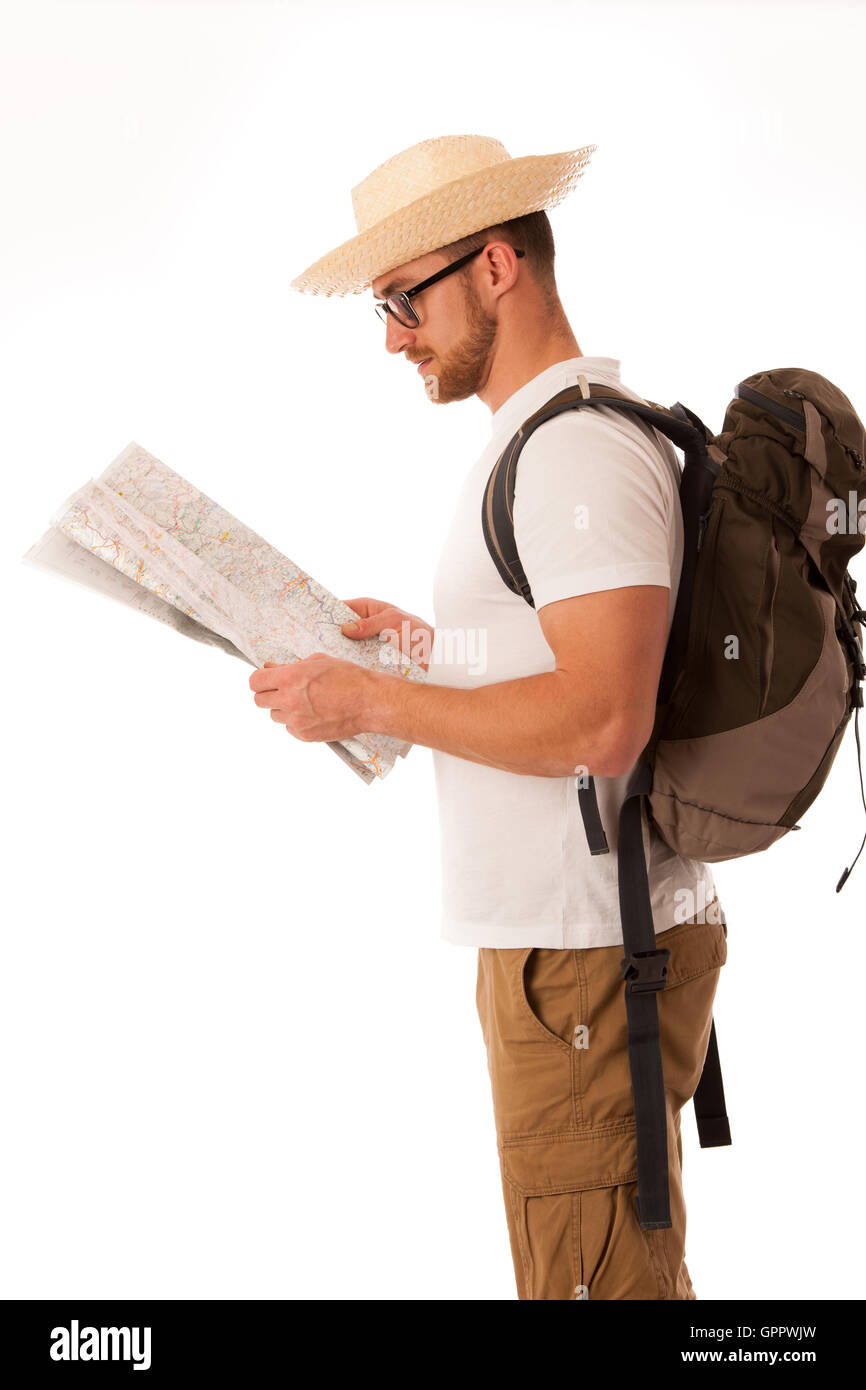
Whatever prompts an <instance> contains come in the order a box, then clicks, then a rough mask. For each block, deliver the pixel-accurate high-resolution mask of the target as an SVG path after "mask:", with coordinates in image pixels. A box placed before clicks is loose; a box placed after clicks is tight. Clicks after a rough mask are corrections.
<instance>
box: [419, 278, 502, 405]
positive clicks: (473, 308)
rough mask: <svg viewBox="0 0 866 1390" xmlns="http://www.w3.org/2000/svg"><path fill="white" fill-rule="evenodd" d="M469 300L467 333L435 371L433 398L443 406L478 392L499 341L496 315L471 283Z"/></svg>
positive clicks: (468, 294) (468, 290) (468, 289)
mask: <svg viewBox="0 0 866 1390" xmlns="http://www.w3.org/2000/svg"><path fill="white" fill-rule="evenodd" d="M465 303H466V319H467V328H466V332H465V333H464V335H463V338H462V339H461V341H460V342H459V343H458V344H457V346H456V347H454V348H452V349H451V350H450V352H449V353H448V356H447V358H444V359H443V358H441V357H440V358H438V359H437V361H438V366H439V370H438V372H436V373H435V378H436V386H435V389H434V390H433V391H432V392H431V391H430V390H428V395H429V396H430V398H431V400H434V401H437V402H438V403H439V405H446V404H448V402H449V401H465V400H466V399H467V398H468V397H469V396H474V395H476V394H477V392H478V391H479V390H480V389H481V388H482V387H483V386H484V383H485V382H486V380H487V377H488V374H489V371H490V356H491V349H492V347H493V344H494V342H495V341H496V331H497V321H496V318H495V316H494V315H493V314H488V313H487V311H486V310H485V309H484V308H483V307H482V304H481V299H480V297H479V295H478V294H477V293H476V291H475V287H474V285H472V283H471V282H470V283H469V284H467V286H466V299H465ZM432 375H434V374H433V373H431V376H432ZM425 380H428V378H425Z"/></svg>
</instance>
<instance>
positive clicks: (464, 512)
mask: <svg viewBox="0 0 866 1390" xmlns="http://www.w3.org/2000/svg"><path fill="white" fill-rule="evenodd" d="M619 367H620V364H619V362H618V361H617V360H616V359H614V358H611V357H572V358H569V359H568V360H567V361H564V362H557V363H556V364H555V365H554V366H552V367H548V368H547V369H546V370H545V371H543V372H541V373H539V375H538V376H536V377H533V379H532V380H531V381H528V382H527V383H526V384H525V385H524V386H522V387H521V388H520V389H519V390H518V391H515V392H514V394H513V395H511V396H510V397H509V398H508V400H507V401H505V402H504V403H503V405H501V406H500V407H499V409H498V410H497V411H495V412H494V414H493V416H492V434H491V439H490V443H489V444H488V445H487V447H486V448H485V450H484V452H483V453H482V454H481V457H480V458H479V459H478V460H477V462H476V463H475V465H474V466H473V467H472V468H471V470H470V471H469V474H468V475H467V477H466V479H465V481H464V483H463V487H462V490H461V492H460V495H459V497H458V500H457V506H456V510H455V513H454V517H453V521H452V523H451V528H450V530H449V532H448V535H447V538H446V540H445V544H444V548H443V550H442V553H441V556H440V560H439V564H438V566H437V570H436V575H435V579H434V589H433V605H434V612H435V625H436V634H435V638H434V642H433V646H432V651H431V659H430V665H429V672H428V677H429V680H430V682H431V683H432V684H434V685H447V686H452V687H454V686H456V687H459V688H462V689H467V688H471V687H474V686H479V685H490V684H493V683H496V682H500V681H508V680H515V679H517V678H519V677H521V676H533V675H537V674H538V673H540V672H542V671H552V670H554V669H555V666H556V661H555V659H554V656H553V653H552V651H551V649H550V647H549V646H548V644H547V642H546V641H545V638H544V635H543V633H542V630H541V625H540V623H539V621H538V610H539V609H541V608H543V607H544V605H545V604H547V603H554V602H556V601H557V600H558V599H564V598H570V597H572V596H574V595H577V594H589V593H595V592H597V591H599V590H602V589H619V588H626V587H628V586H629V585H635V584H661V585H664V586H666V587H669V588H670V590H671V596H670V607H669V619H668V626H669V628H670V621H671V620H672V618H673V611H674V605H675V603H676V590H677V584H678V582H679V573H680V567H681V564H682V544H683V541H682V517H681V513H680V503H679V496H678V488H679V467H680V465H679V461H678V458H677V454H676V451H675V449H674V447H673V445H672V444H671V443H670V441H669V440H668V439H667V438H665V436H664V435H662V434H661V433H660V432H659V431H658V430H656V429H654V428H653V427H652V426H650V425H648V424H647V423H646V422H645V421H641V422H640V423H638V419H637V417H631V416H627V415H623V414H618V413H617V412H616V411H615V410H612V409H610V408H609V407H605V406H601V407H598V406H591V407H588V408H585V409H583V410H569V411H565V412H563V413H562V414H561V415H558V416H556V417H555V418H554V419H552V420H548V421H545V423H544V424H543V425H541V426H540V427H539V428H538V429H537V430H536V431H535V432H534V433H533V434H532V436H531V437H530V439H529V440H528V442H527V444H526V445H525V446H524V448H523V451H522V453H521V455H520V460H519V464H518V469H517V482H516V488H515V497H514V534H515V539H516V542H517V550H518V553H519V555H520V558H521V561H522V563H523V568H524V570H525V572H526V576H527V579H528V580H529V584H530V587H531V589H532V596H533V598H534V600H535V609H533V608H531V607H530V605H529V604H528V603H526V602H525V600H524V599H523V598H521V597H520V596H519V595H518V594H515V593H513V592H512V591H511V590H510V589H508V588H507V587H506V585H505V583H504V581H503V580H502V579H501V578H500V576H499V573H498V571H497V569H496V567H495V565H494V564H493V561H492V560H491V558H490V555H489V554H488V551H487V547H486V545H485V542H484V535H483V532H482V529H481V500H482V496H483V493H484V488H485V484H486V483H487V479H488V477H489V475H490V471H491V469H492V467H493V465H494V463H495V462H496V460H497V459H498V458H499V455H500V454H501V453H502V451H503V449H504V448H505V446H506V444H507V443H508V441H509V440H510V439H511V438H512V436H513V435H514V434H515V433H516V431H517V430H518V429H519V428H520V426H521V424H522V423H523V421H524V420H525V419H526V418H527V417H528V416H529V415H531V414H532V413H533V412H534V411H535V410H537V409H538V408H539V406H541V405H543V404H545V402H546V401H548V400H550V398H551V397H552V396H554V395H556V393H557V392H558V391H561V390H563V389H564V388H565V387H566V386H572V385H576V384H577V377H578V374H579V373H580V374H582V375H585V376H586V377H587V379H588V381H590V382H593V381H597V382H598V383H599V384H600V385H610V386H616V387H617V388H618V389H620V390H622V391H623V393H624V394H625V395H627V396H629V397H630V398H631V399H634V400H641V399H642V397H640V396H637V395H636V394H635V392H633V391H630V390H629V389H628V388H627V387H624V386H623V385H622V382H621V381H620V374H619ZM578 508H584V509H585V510H584V511H582V512H580V513H578V511H577V509H578ZM578 517H579V520H577V519H578ZM433 761H434V768H435V774H436V787H437V794H438V799H439V816H440V846H441V861H442V924H441V925H442V935H443V936H444V937H445V938H446V940H449V941H453V942H455V943H458V944H461V945H469V946H494V947H518V946H546V947H559V948H566V947H590V946H613V945H617V944H621V942H622V929H621V926H620V915H619V889H618V886H617V855H616V844H617V829H618V818H619V809H620V806H621V804H622V800H623V796H624V794H625V790H626V786H627V783H628V780H629V775H628V774H627V775H625V776H622V777H616V778H602V777H596V778H595V786H596V793H597V796H598V806H599V813H600V815H601V819H602V824H603V825H604V829H605V833H606V835H607V841H608V844H609V846H610V853H609V854H599V855H591V854H590V852H589V848H588V845H587V842H586V832H585V830H584V824H583V818H582V816H581V813H580V806H579V801H578V789H577V784H576V778H575V777H574V776H573V775H572V776H569V777H561V778H560V777H535V776H526V775H523V774H518V773H514V772H506V771H504V770H502V769H499V768H491V767H486V766H484V765H483V764H481V763H475V762H471V761H469V760H468V759H466V758H457V757H454V756H452V755H451V754H449V753H442V752H439V751H438V750H434V751H433ZM644 844H645V847H646V848H647V850H649V849H650V848H651V851H652V853H651V858H650V859H648V875H649V883H650V891H651V896H652V906H653V917H654V921H655V929H656V932H657V933H658V932H663V931H667V930H669V929H670V928H671V927H674V926H676V925H677V924H678V923H679V922H681V921H685V920H686V919H687V918H689V917H691V916H693V915H694V914H695V913H696V912H698V911H699V910H700V909H701V907H702V906H705V905H706V904H708V903H709V902H710V901H711V900H712V898H713V896H714V893H715V888H714V884H713V878H712V874H711V872H710V869H709V867H708V866H707V865H706V864H702V863H699V862H697V861H695V860H692V859H685V858H682V857H681V856H679V855H677V854H674V852H673V851H672V850H671V849H670V848H669V847H668V846H667V845H666V844H665V843H664V841H663V840H662V839H661V837H660V836H659V835H658V834H657V832H655V831H653V832H652V834H650V832H649V830H648V828H647V825H646V824H645V825H644ZM689 895H691V896H689Z"/></svg>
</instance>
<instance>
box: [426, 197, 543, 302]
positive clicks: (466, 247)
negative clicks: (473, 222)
mask: <svg viewBox="0 0 866 1390" xmlns="http://www.w3.org/2000/svg"><path fill="white" fill-rule="evenodd" d="M488 241H507V242H508V244H509V246H514V247H516V248H517V249H518V250H520V251H525V252H526V264H527V266H528V267H529V270H530V271H531V273H532V275H533V277H534V278H535V280H536V281H537V283H538V285H539V286H540V288H541V291H542V293H543V295H544V298H545V301H546V302H547V304H548V306H549V307H550V308H554V307H558V299H559V295H558V292H557V288H556V277H555V274H554V268H553V262H554V259H555V256H556V248H555V246H554V243H553V228H552V227H551V225H550V218H549V217H548V215H547V213H546V212H545V211H544V209H543V208H542V209H540V210H539V211H538V212H527V213H526V214H524V216H523V217H513V218H511V219H510V220H509V221H508V222H497V223H496V224H495V225H494V226H491V227H484V228H482V229H481V230H480V231H477V232H470V234H469V235H468V236H465V237H461V238H460V240H459V241H452V242H449V243H448V245H447V246H440V247H437V250H439V251H442V252H443V253H445V254H447V256H448V258H449V260H458V259H459V257H460V256H465V255H466V254H467V253H468V252H469V251H475V250H476V249H477V248H478V247H479V246H484V245H486V243H487V242H488ZM460 273H461V272H459V271H458V274H460Z"/></svg>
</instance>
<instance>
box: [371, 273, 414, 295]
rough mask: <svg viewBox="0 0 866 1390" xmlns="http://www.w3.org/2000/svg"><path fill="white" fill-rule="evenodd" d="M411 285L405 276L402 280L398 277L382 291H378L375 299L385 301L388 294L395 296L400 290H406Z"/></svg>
mask: <svg viewBox="0 0 866 1390" xmlns="http://www.w3.org/2000/svg"><path fill="white" fill-rule="evenodd" d="M411 283H412V282H411V280H407V279H406V277H405V276H403V277H402V278H401V277H400V276H398V277H397V279H396V280H392V281H391V282H390V284H388V285H386V286H385V288H384V289H383V290H380V292H379V294H378V295H376V298H377V299H387V298H388V295H389V294H397V293H398V292H399V291H400V290H405V289H408V288H409V285H410V284H411Z"/></svg>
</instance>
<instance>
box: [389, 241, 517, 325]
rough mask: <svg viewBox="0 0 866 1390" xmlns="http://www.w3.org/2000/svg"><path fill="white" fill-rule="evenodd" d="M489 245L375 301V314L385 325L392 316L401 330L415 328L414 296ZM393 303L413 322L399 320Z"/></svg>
mask: <svg viewBox="0 0 866 1390" xmlns="http://www.w3.org/2000/svg"><path fill="white" fill-rule="evenodd" d="M489 245H490V242H485V244H484V246H476V248H475V250H474V251H470V252H469V253H468V255H466V256H461V257H460V259H459V260H457V261H452V262H451V264H450V265H446V266H443V267H442V269H441V270H437V271H436V274H435V275H430V276H429V277H428V278H427V279H426V280H422V281H421V283H420V285H413V287H412V289H411V290H397V291H396V292H395V293H394V294H389V295H388V298H387V299H377V300H376V301H375V304H374V308H375V310H376V314H377V315H378V317H379V318H380V319H381V320H382V322H383V323H387V322H388V315H389V314H392V315H393V317H394V318H395V319H396V320H397V322H398V323H399V324H400V325H401V326H402V327H403V328H417V327H418V325H419V324H420V322H421V320H420V318H419V317H418V314H417V313H416V311H415V308H414V305H413V304H412V303H411V302H410V301H411V300H412V299H414V297H415V295H416V294H420V293H421V291H422V290H429V288H430V286H431V285H435V284H436V281H437V280H444V278H445V276H446V275H452V274H453V273H454V271H455V270H460V269H461V267H462V266H464V265H466V264H467V263H468V262H469V261H471V260H472V258H473V256H478V255H480V253H481V252H482V251H484V250H485V248H486V247H487V246H489ZM512 250H513V251H514V254H515V256H525V255H526V252H525V251H518V249H517V247H516V246H515V247H512ZM394 303H396V304H397V305H398V306H399V308H401V309H403V311H404V312H405V313H406V314H408V315H410V316H411V319H412V320H413V321H412V322H410V323H406V322H405V320H404V319H401V318H400V315H399V314H398V313H397V311H396V309H392V307H391V305H392V304H394Z"/></svg>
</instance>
